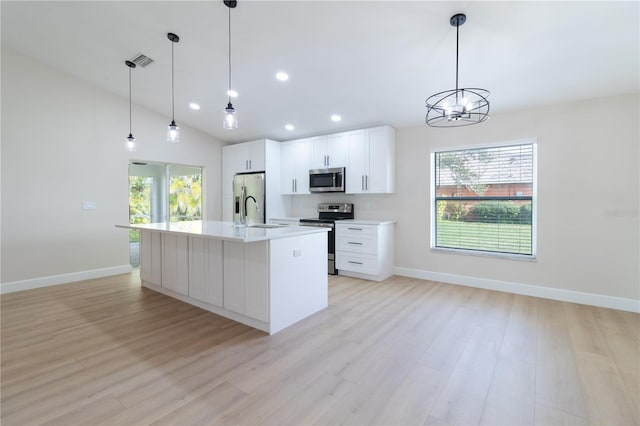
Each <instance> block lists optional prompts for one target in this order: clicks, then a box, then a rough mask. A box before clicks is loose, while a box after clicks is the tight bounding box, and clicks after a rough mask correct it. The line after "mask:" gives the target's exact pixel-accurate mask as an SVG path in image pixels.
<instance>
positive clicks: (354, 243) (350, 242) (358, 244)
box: [347, 241, 362, 246]
mask: <svg viewBox="0 0 640 426" xmlns="http://www.w3.org/2000/svg"><path fill="white" fill-rule="evenodd" d="M347 244H352V245H355V246H361V245H362V243H356V242H354V241H348V242H347Z"/></svg>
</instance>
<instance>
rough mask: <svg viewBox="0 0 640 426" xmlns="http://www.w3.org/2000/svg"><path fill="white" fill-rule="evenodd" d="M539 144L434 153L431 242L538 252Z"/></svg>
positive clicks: (490, 250) (488, 250)
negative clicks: (537, 150) (536, 243)
mask: <svg viewBox="0 0 640 426" xmlns="http://www.w3.org/2000/svg"><path fill="white" fill-rule="evenodd" d="M535 155H536V145H535V144H534V143H527V144H519V145H510V146H498V147H487V148H475V149H464V150H457V151H441V152H435V153H434V154H432V160H433V170H434V176H433V178H434V180H433V183H434V185H433V194H434V197H433V200H434V201H433V205H432V208H433V214H432V217H433V218H434V221H433V222H434V223H433V229H434V233H433V238H432V247H434V248H443V249H458V250H464V251H467V252H483V253H502V254H509V255H522V256H527V257H532V256H534V255H535V173H536V170H535V169H536V166H535V165H536V158H535Z"/></svg>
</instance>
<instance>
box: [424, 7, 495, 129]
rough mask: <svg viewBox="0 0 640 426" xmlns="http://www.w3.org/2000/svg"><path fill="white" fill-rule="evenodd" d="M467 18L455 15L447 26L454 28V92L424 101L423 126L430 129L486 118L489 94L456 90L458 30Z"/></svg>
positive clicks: (464, 124) (481, 91) (472, 89)
mask: <svg viewBox="0 0 640 426" xmlns="http://www.w3.org/2000/svg"><path fill="white" fill-rule="evenodd" d="M466 20H467V17H466V16H465V15H464V14H462V13H458V14H456V15H453V16H452V17H451V19H450V20H449V23H450V24H451V25H452V26H454V27H456V88H455V89H452V90H445V91H444V92H439V93H436V94H435V95H432V96H430V97H429V98H427V101H426V104H427V116H426V117H425V123H426V124H427V125H428V126H431V127H460V126H470V125H472V124H478V123H482V122H483V121H485V120H486V119H487V118H489V101H488V100H487V98H488V96H489V91H488V90H485V89H478V88H463V89H460V88H458V46H459V36H460V26H461V25H462V24H464V23H465V21H466Z"/></svg>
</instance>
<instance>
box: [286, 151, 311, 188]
mask: <svg viewBox="0 0 640 426" xmlns="http://www.w3.org/2000/svg"><path fill="white" fill-rule="evenodd" d="M310 157H311V141H310V140H309V139H297V140H293V141H288V142H282V144H281V145H280V164H281V172H280V179H281V180H280V192H281V193H282V194H287V195H291V194H309V168H310V164H311V163H310Z"/></svg>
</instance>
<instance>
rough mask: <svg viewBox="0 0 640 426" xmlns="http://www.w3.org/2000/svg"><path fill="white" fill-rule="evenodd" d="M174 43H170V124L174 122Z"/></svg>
mask: <svg viewBox="0 0 640 426" xmlns="http://www.w3.org/2000/svg"><path fill="white" fill-rule="evenodd" d="M174 44H175V42H174V41H173V40H172V41H171V122H172V123H173V122H175V121H176V117H175V115H176V114H175V99H174V94H173V93H174V90H173V45H174Z"/></svg>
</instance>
